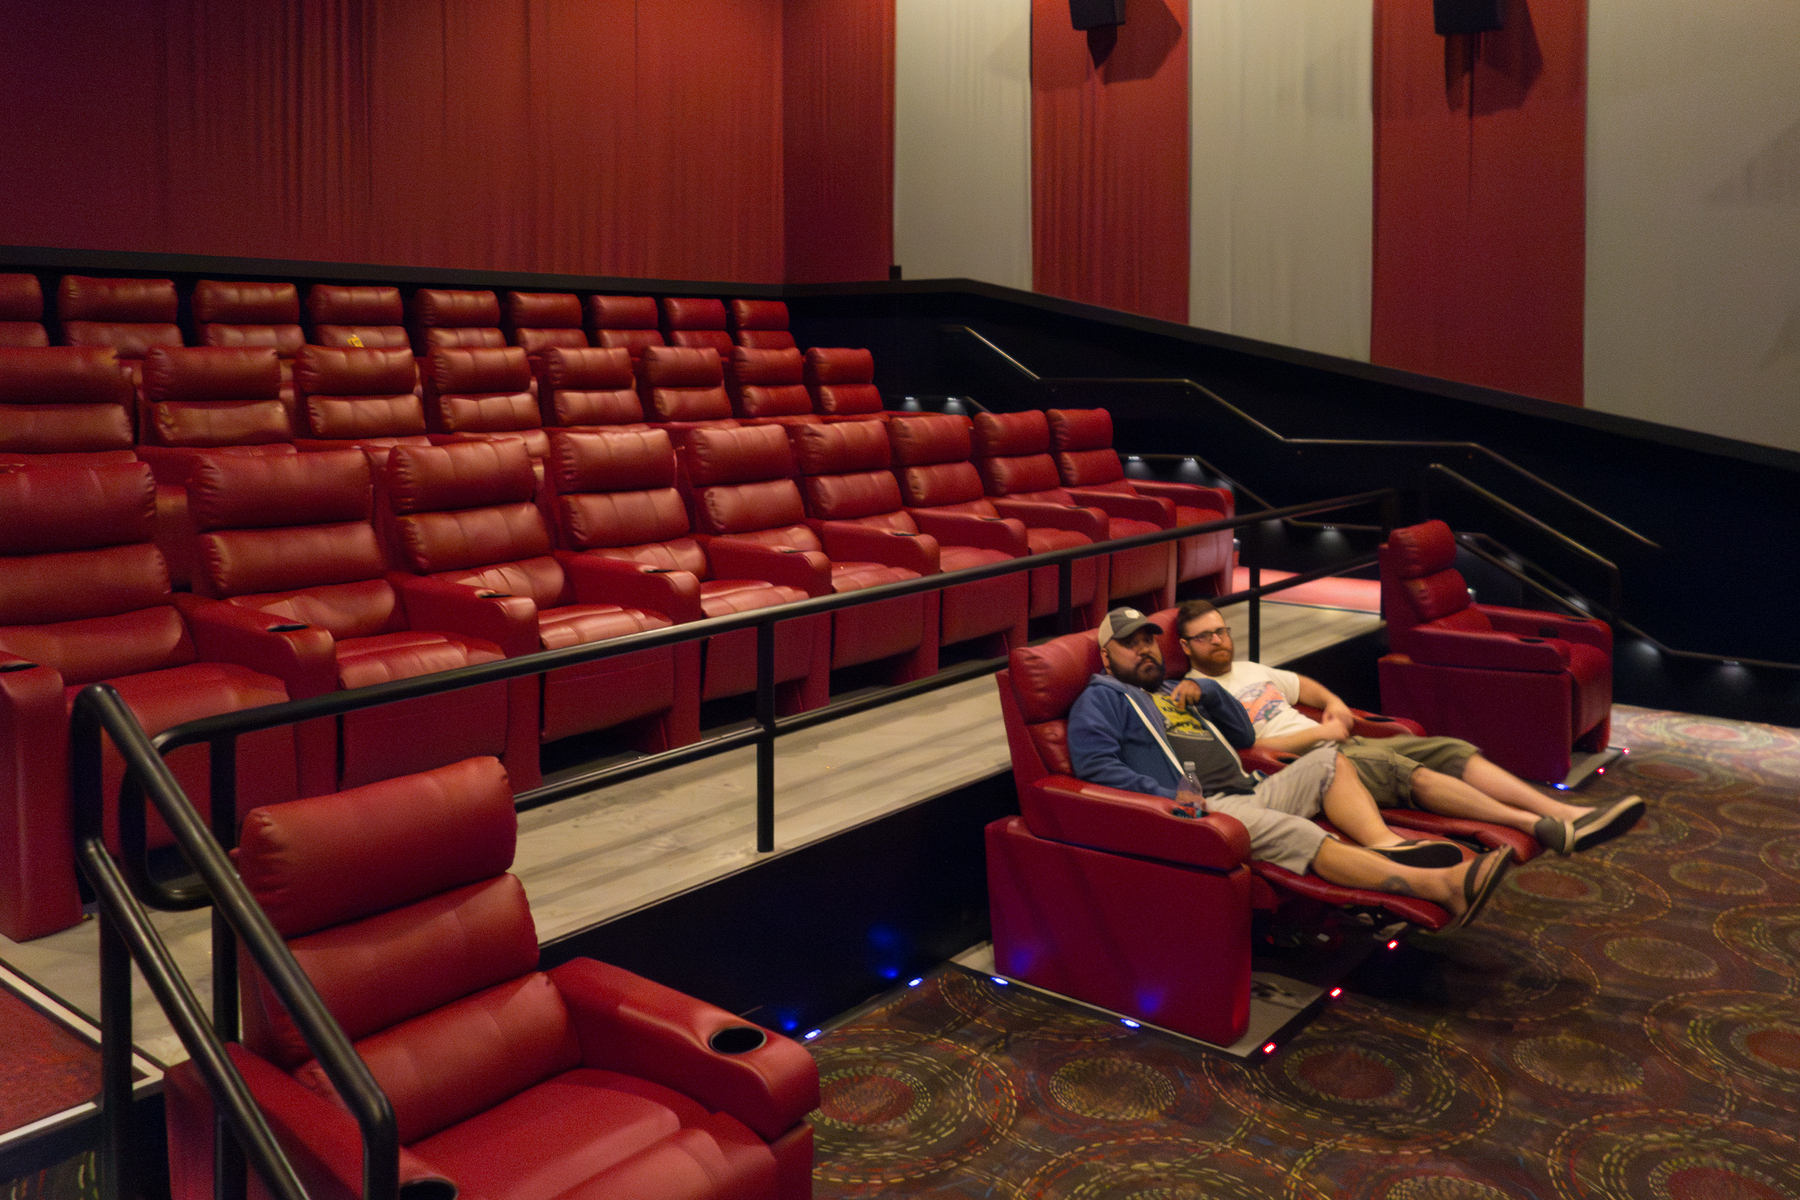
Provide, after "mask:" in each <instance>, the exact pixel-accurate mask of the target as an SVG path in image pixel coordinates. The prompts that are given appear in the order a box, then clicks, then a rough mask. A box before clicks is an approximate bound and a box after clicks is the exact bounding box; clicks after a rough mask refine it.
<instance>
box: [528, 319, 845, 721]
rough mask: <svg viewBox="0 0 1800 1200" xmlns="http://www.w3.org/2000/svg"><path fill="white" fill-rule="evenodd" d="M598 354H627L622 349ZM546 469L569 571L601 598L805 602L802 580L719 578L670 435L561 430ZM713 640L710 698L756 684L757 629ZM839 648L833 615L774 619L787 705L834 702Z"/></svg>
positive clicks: (685, 612) (722, 610)
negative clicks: (695, 522) (695, 521)
mask: <svg viewBox="0 0 1800 1200" xmlns="http://www.w3.org/2000/svg"><path fill="white" fill-rule="evenodd" d="M601 353H607V354H617V355H619V356H620V357H621V358H623V357H624V356H625V352H624V351H623V350H609V351H602V352H601ZM546 467H547V470H546V474H547V476H548V481H549V484H550V492H551V496H552V497H553V500H552V505H551V508H552V511H553V512H554V513H555V519H556V527H557V529H556V532H557V542H558V544H559V545H560V546H561V547H562V548H561V549H560V550H558V551H557V559H558V561H560V562H562V563H563V564H564V565H565V566H567V567H570V568H571V569H574V568H576V567H577V566H578V565H579V566H580V568H581V569H582V570H584V571H585V572H586V573H587V578H588V579H589V580H590V581H591V582H592V586H593V587H594V589H595V593H596V594H597V595H602V596H607V597H609V598H612V599H614V600H615V601H616V602H618V603H621V604H629V605H633V606H635V607H639V608H647V609H651V610H653V611H656V612H660V613H663V614H664V615H666V616H668V617H669V618H670V619H672V620H674V621H677V622H687V621H698V620H701V619H703V618H706V617H722V616H729V615H731V614H733V613H740V612H747V611H749V610H751V609H759V608H769V607H772V606H774V605H778V604H788V603H792V602H795V601H799V600H804V599H806V598H807V592H806V590H805V589H804V588H801V587H795V586H793V585H791V584H777V583H770V582H768V581H766V580H762V579H730V578H721V577H720V575H719V572H718V571H717V570H716V569H715V568H714V565H713V563H712V561H711V560H710V559H709V558H708V556H707V553H706V550H705V549H704V548H703V547H702V546H701V544H700V542H699V541H698V540H696V539H695V538H694V537H693V536H692V534H691V531H690V528H689V524H688V514H687V510H686V508H684V507H683V505H682V501H681V496H680V494H679V492H678V491H677V490H676V465H675V450H674V447H673V446H672V445H671V444H670V442H669V435H668V433H667V432H666V431H664V430H661V429H649V428H644V429H642V430H640V431H633V430H620V431H617V432H612V431H604V430H561V429H557V430H552V431H551V433H550V459H549V461H548V463H547V464H546ZM576 560H579V563H578V562H577V561H576ZM705 647H706V651H705V654H706V657H705V674H704V677H703V682H702V686H701V693H700V695H701V699H703V700H717V699H720V698H721V697H725V696H739V695H743V694H745V693H748V692H751V691H753V690H755V687H756V631H755V630H754V629H743V630H738V631H737V632H735V633H724V634H718V635H716V636H714V637H711V638H708V639H707V640H706V643H705ZM830 655H831V619H830V617H828V616H825V615H823V614H821V615H817V616H811V617H800V618H797V619H794V620H790V621H784V622H782V623H781V624H779V625H777V626H776V627H775V684H776V707H777V710H778V711H780V712H783V713H791V712H799V711H801V710H802V709H806V708H816V707H818V706H819V705H822V704H824V703H825V700H826V696H827V692H828V688H829V685H830V680H829V670H830V666H831V663H830Z"/></svg>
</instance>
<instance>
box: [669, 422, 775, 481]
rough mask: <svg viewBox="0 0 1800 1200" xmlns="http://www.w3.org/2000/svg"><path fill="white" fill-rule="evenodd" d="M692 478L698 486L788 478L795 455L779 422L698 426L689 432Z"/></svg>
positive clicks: (688, 469)
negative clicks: (735, 425) (709, 427)
mask: <svg viewBox="0 0 1800 1200" xmlns="http://www.w3.org/2000/svg"><path fill="white" fill-rule="evenodd" d="M686 457H687V473H688V479H689V480H690V481H691V482H692V483H693V484H694V486H696V487H713V486H718V485H724V484H734V483H755V482H758V481H760V480H764V479H788V478H790V477H791V476H792V475H793V471H794V460H793V454H792V452H791V451H790V450H789V449H788V439H787V433H786V431H784V430H783V429H782V427H781V426H779V425H750V426H745V427H743V428H739V429H705V428H701V429H694V430H691V431H689V433H688V435H687V456H686Z"/></svg>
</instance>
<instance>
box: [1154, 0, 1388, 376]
mask: <svg viewBox="0 0 1800 1200" xmlns="http://www.w3.org/2000/svg"><path fill="white" fill-rule="evenodd" d="M1188 7H1189V27H1188V62H1189V71H1190V83H1189V91H1188V96H1189V103H1190V104H1191V106H1192V117H1191V125H1190V129H1191V133H1192V153H1191V155H1190V162H1191V168H1190V169H1191V171H1192V176H1193V178H1192V183H1191V192H1190V194H1191V197H1192V199H1191V202H1190V203H1191V210H1192V249H1191V251H1190V259H1191V261H1190V285H1189V299H1188V320H1189V321H1190V322H1191V323H1192V324H1194V325H1198V326H1201V327H1202V328H1206V329H1216V330H1220V331H1222V332H1225V333H1233V334H1238V335H1241V336H1243V337H1251V338H1259V339H1262V340H1264V341H1269V342H1279V343H1281V344H1283V345H1287V346H1298V347H1301V348H1303V349H1307V350H1316V351H1320V352H1322V353H1326V354H1335V355H1340V356H1342V357H1344V358H1354V359H1360V360H1362V361H1365V362H1366V361H1368V357H1369V303H1370V301H1369V295H1370V278H1371V275H1372V272H1373V249H1372V247H1373V242H1374V177H1373V171H1374V114H1373V111H1372V106H1371V93H1372V83H1371V70H1372V67H1371V63H1372V55H1373V52H1374V50H1373V40H1374V14H1373V9H1372V5H1371V3H1370V0H1190V2H1189V6H1188Z"/></svg>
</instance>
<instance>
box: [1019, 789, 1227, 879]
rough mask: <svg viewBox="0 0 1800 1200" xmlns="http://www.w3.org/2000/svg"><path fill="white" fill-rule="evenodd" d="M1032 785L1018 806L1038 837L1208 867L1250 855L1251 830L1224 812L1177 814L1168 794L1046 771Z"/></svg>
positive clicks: (1222, 866) (1217, 868)
mask: <svg viewBox="0 0 1800 1200" xmlns="http://www.w3.org/2000/svg"><path fill="white" fill-rule="evenodd" d="M1030 791H1031V795H1030V796H1029V798H1028V797H1026V796H1024V795H1021V796H1020V803H1021V809H1022V811H1023V812H1024V814H1025V823H1026V826H1027V827H1028V828H1029V829H1030V830H1031V832H1032V833H1033V834H1035V835H1037V836H1038V837H1041V838H1046V839H1049V840H1052V841H1058V842H1070V843H1073V844H1074V845H1078V846H1086V847H1088V848H1090V849H1093V850H1104V851H1106V852H1108V853H1111V854H1130V855H1134V856H1136V857H1139V858H1151V859H1156V860H1157V861H1159V862H1171V863H1180V864H1182V865H1184V866H1191V867H1202V868H1204V869H1206V870H1210V871H1230V870H1234V869H1235V868H1236V867H1238V866H1239V865H1240V864H1241V863H1243V862H1244V861H1245V860H1246V859H1247V858H1249V857H1250V835H1249V833H1248V832H1246V831H1245V829H1244V826H1243V823H1242V822H1240V821H1239V820H1238V819H1237V818H1236V817H1229V816H1226V815H1225V814H1224V813H1212V814H1209V815H1208V816H1205V817H1200V818H1197V819H1189V818H1185V817H1178V816H1175V815H1174V813H1173V812H1172V811H1171V810H1172V809H1173V808H1174V801H1172V800H1164V799H1162V798H1161V797H1159V796H1146V795H1144V794H1143V793H1142V792H1128V791H1125V790H1123V789H1121V788H1111V787H1106V786H1105V785H1103V784H1098V783H1083V782H1082V781H1081V780H1079V779H1074V778H1071V777H1070V776H1067V775H1049V776H1046V777H1045V778H1043V779H1041V780H1039V781H1038V782H1037V784H1035V785H1034V786H1033V787H1032V788H1031V789H1030Z"/></svg>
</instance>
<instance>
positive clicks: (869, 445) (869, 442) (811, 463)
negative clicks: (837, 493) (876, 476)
mask: <svg viewBox="0 0 1800 1200" xmlns="http://www.w3.org/2000/svg"><path fill="white" fill-rule="evenodd" d="M790 433H791V436H792V437H793V440H794V454H795V458H796V460H797V461H798V462H799V465H800V473H801V474H802V475H846V474H849V473H850V472H852V471H884V470H886V469H887V468H888V464H889V462H890V460H891V457H892V455H893V449H892V448H891V447H890V446H889V445H888V436H887V427H886V423H885V422H882V421H840V422H838V423H836V424H833V425H796V426H794V427H793V429H792V430H791V431H790Z"/></svg>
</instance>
